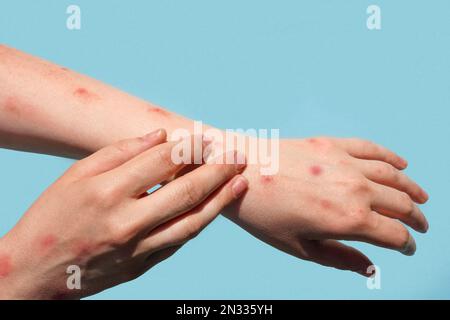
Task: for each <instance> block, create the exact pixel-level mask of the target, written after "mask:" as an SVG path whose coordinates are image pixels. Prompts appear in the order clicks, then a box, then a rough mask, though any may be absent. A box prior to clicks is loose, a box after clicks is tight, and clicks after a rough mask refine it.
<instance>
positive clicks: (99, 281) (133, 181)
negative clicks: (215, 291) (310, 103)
mask: <svg viewBox="0 0 450 320" xmlns="http://www.w3.org/2000/svg"><path fill="white" fill-rule="evenodd" d="M164 140H165V133H164V131H163V130H158V131H155V132H153V133H151V134H149V135H145V136H143V137H139V138H133V139H127V140H123V141H120V142H118V143H116V144H114V145H111V146H108V147H105V148H103V149H101V150H100V151H98V152H96V153H94V154H93V155H91V156H89V157H87V158H85V159H83V160H81V161H79V162H77V163H75V164H74V165H73V166H72V167H71V168H70V169H69V170H68V171H67V172H66V173H65V174H64V175H63V176H62V177H61V178H60V179H58V180H57V181H56V182H55V183H54V184H53V185H52V186H50V187H49V188H48V189H47V190H46V191H45V192H44V193H43V194H42V195H41V196H40V198H39V199H38V200H37V201H36V202H35V203H34V204H33V205H32V206H31V208H30V209H29V210H28V211H27V212H26V213H25V214H24V215H23V217H22V218H21V219H20V221H19V222H18V223H17V224H16V226H15V227H14V228H13V229H11V230H10V231H9V232H8V233H7V234H6V235H5V236H4V237H2V238H0V298H1V299H77V298H82V297H86V296H88V295H92V294H94V293H97V292H100V291H102V290H105V289H107V288H110V287H112V286H115V285H117V284H120V283H123V282H126V281H130V280H132V279H135V278H136V277H138V276H140V275H141V274H143V273H144V272H146V271H147V270H148V269H150V268H152V267H153V266H154V265H156V264H157V263H159V262H161V261H163V260H165V259H166V258H168V257H169V256H171V255H172V254H173V253H175V252H176V251H177V250H178V249H179V248H180V247H181V246H182V245H183V244H184V243H185V242H187V241H188V240H190V239H192V238H193V237H195V236H196V235H197V234H198V233H199V232H200V231H201V230H202V229H203V228H204V227H205V226H206V225H207V224H208V223H210V222H211V221H212V220H213V219H214V218H215V217H216V216H217V214H218V213H219V212H220V211H221V209H222V208H223V207H224V206H225V205H227V204H229V203H230V202H232V201H234V200H236V199H237V198H239V197H240V196H242V194H243V192H244V191H245V189H246V186H247V181H246V180H245V178H243V177H242V176H240V175H239V173H240V172H241V171H242V169H243V168H244V167H245V164H236V165H235V164H214V163H213V164H209V165H202V166H199V167H198V168H197V169H195V170H193V171H191V172H190V173H188V174H186V175H183V176H182V177H180V178H178V179H175V180H173V181H171V182H170V183H168V184H165V185H164V186H163V187H161V188H159V189H158V190H156V191H153V192H152V193H150V194H147V190H148V189H150V188H152V187H153V186H155V185H157V184H158V183H160V182H162V181H165V180H167V178H168V177H170V176H172V175H173V174H175V173H176V172H178V171H179V170H182V169H183V168H184V167H185V164H174V163H173V161H171V156H172V149H173V148H174V147H175V145H176V144H177V143H174V142H168V143H164ZM192 141H194V139H192ZM190 142H191V141H189V143H190ZM174 198H176V199H177V201H173V199H174ZM76 270H78V271H76ZM72 272H78V274H76V275H74V276H75V277H77V276H79V279H78V280H75V279H69V275H70V274H71V273H72ZM68 273H69V274H68ZM71 280H73V282H72V281H71Z"/></svg>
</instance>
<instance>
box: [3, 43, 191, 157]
mask: <svg viewBox="0 0 450 320" xmlns="http://www.w3.org/2000/svg"><path fill="white" fill-rule="evenodd" d="M157 128H165V129H166V130H167V131H168V133H169V136H170V134H171V132H172V131H173V130H175V129H176V128H185V129H187V130H189V131H191V130H192V129H193V122H192V121H191V120H189V119H186V118H183V117H181V116H179V115H176V114H175V113H172V112H169V111H167V110H165V109H162V108H160V107H158V106H155V105H153V104H151V103H148V102H146V101H143V100H141V99H138V98H136V97H133V96H131V95H128V94H126V93H124V92H122V91H120V90H118V89H115V88H113V87H111V86H108V85H105V84H103V83H101V82H99V81H96V80H94V79H92V78H89V77H86V76H83V75H81V74H78V73H76V72H73V71H71V70H68V69H66V68H64V67H60V66H57V65H54V64H52V63H49V62H46V61H44V60H41V59H39V58H35V57H32V56H30V55H28V54H25V53H22V52H20V51H17V50H14V49H11V48H8V47H5V46H0V146H1V147H5V148H10V149H18V150H25V151H32V152H40V153H48V154H54V155H61V156H68V157H73V158H80V157H83V156H85V155H87V154H90V153H92V152H94V151H96V150H98V149H100V148H102V147H104V146H106V145H109V144H111V143H113V142H115V141H118V140H121V139H124V138H128V137H135V136H140V135H142V134H145V133H146V132H150V131H152V130H154V129H157Z"/></svg>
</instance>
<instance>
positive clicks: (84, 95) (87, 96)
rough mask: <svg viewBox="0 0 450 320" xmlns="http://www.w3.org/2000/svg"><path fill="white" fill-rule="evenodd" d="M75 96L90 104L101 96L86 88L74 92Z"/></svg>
mask: <svg viewBox="0 0 450 320" xmlns="http://www.w3.org/2000/svg"><path fill="white" fill-rule="evenodd" d="M73 95H74V96H75V97H77V98H78V99H80V100H81V101H83V102H84V103H89V102H92V101H95V100H98V99H99V96H98V95H96V94H95V93H93V92H91V91H89V90H88V89H86V88H78V89H76V90H75V91H74V92H73Z"/></svg>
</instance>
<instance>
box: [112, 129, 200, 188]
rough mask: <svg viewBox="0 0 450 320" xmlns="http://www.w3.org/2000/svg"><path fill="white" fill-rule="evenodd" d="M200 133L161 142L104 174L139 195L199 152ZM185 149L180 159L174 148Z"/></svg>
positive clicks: (176, 149)
mask: <svg viewBox="0 0 450 320" xmlns="http://www.w3.org/2000/svg"><path fill="white" fill-rule="evenodd" d="M202 141H203V139H202V136H191V137H189V138H186V139H183V140H182V141H172V142H167V143H164V144H160V145H158V146H156V147H154V148H151V149H150V150H147V151H146V152H143V153H141V154H140V155H139V156H137V157H135V158H133V159H131V160H130V161H128V162H126V163H124V164H123V165H121V166H120V167H118V168H116V169H114V170H111V171H109V172H107V173H106V174H105V179H106V180H108V181H112V179H113V180H114V181H116V182H117V184H118V186H119V188H121V189H122V190H125V192H127V193H128V194H129V195H130V196H133V197H138V196H139V195H141V194H142V193H144V192H145V191H147V190H149V189H150V188H151V187H153V186H155V185H156V184H158V183H160V182H162V181H164V180H166V179H168V178H169V177H171V176H173V175H174V174H175V173H176V172H178V171H179V170H181V169H182V168H183V167H184V166H186V165H187V164H189V163H193V162H194V161H197V159H196V158H197V157H198V156H199V155H200V161H201V156H202V150H203V145H202ZM180 150H181V151H182V152H184V157H185V158H183V159H181V160H184V162H180V161H179V160H180V158H178V154H176V152H177V151H180Z"/></svg>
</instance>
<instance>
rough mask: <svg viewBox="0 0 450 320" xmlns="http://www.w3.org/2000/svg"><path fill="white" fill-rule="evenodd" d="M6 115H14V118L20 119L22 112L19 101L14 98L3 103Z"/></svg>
mask: <svg viewBox="0 0 450 320" xmlns="http://www.w3.org/2000/svg"><path fill="white" fill-rule="evenodd" d="M3 106H4V108H5V111H6V113H8V114H12V115H14V116H17V117H19V116H20V115H21V113H22V112H21V110H20V108H19V101H18V100H17V99H15V98H13V97H8V98H6V100H5V102H4V103H3Z"/></svg>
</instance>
